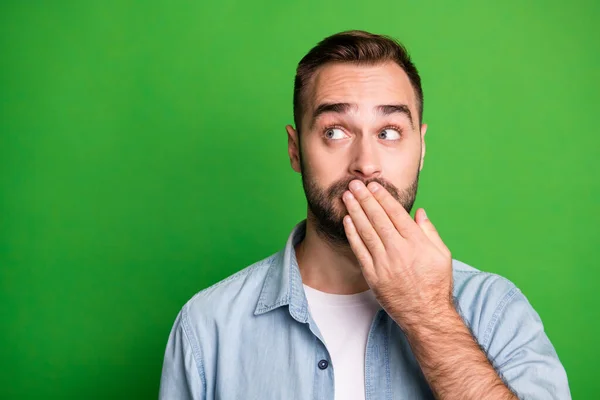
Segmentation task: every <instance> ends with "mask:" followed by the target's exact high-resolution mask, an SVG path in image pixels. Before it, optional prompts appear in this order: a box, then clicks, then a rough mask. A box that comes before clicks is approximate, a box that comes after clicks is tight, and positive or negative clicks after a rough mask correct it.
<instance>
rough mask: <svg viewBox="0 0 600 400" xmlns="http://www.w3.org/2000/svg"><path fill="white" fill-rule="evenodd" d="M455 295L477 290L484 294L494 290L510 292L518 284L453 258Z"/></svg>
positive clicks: (463, 294) (489, 293)
mask: <svg viewBox="0 0 600 400" xmlns="http://www.w3.org/2000/svg"><path fill="white" fill-rule="evenodd" d="M452 276H453V280H454V296H455V297H460V296H465V295H468V294H469V293H471V292H473V291H475V292H478V293H481V294H484V295H491V294H492V292H503V293H508V292H510V291H512V290H514V289H516V286H515V284H514V283H513V282H511V281H510V280H509V279H507V278H505V277H504V276H501V275H499V274H496V273H493V272H486V271H482V270H479V269H477V268H474V267H472V266H470V265H468V264H466V263H464V262H462V261H459V260H456V259H452Z"/></svg>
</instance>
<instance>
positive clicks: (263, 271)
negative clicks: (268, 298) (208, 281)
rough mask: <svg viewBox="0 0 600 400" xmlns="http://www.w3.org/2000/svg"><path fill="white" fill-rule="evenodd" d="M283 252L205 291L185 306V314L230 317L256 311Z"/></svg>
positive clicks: (211, 317) (205, 316) (199, 316)
mask: <svg viewBox="0 0 600 400" xmlns="http://www.w3.org/2000/svg"><path fill="white" fill-rule="evenodd" d="M280 253H281V252H277V253H274V254H271V255H270V256H268V257H266V258H263V259H262V260H259V261H256V262H255V263H253V264H251V265H248V266H247V267H245V268H243V269H242V270H240V271H237V272H235V273H234V274H232V275H230V276H228V277H226V278H224V279H222V280H221V281H219V282H216V283H214V284H213V285H211V286H209V287H207V288H205V289H202V290H201V291H199V292H198V293H196V294H195V295H194V296H193V297H192V298H190V299H189V300H188V301H187V302H186V304H185V305H184V306H183V310H182V311H183V313H184V314H187V316H188V317H191V318H193V319H198V318H200V319H205V320H206V319H211V320H214V319H215V318H219V317H220V316H221V317H227V316H228V315H231V313H232V312H243V311H246V312H254V308H255V307H256V304H257V301H258V297H259V295H260V292H261V290H262V287H263V284H264V280H265V277H266V275H267V274H268V272H269V269H270V268H271V267H272V266H273V264H274V263H277V262H279V257H281V254H280Z"/></svg>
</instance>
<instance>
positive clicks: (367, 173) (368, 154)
mask: <svg viewBox="0 0 600 400" xmlns="http://www.w3.org/2000/svg"><path fill="white" fill-rule="evenodd" d="M369 139H370V138H369V137H362V138H361V140H359V141H358V142H357V143H356V144H355V145H354V148H353V149H352V161H351V163H350V173H351V174H352V175H354V176H357V177H359V178H362V179H369V178H377V177H379V176H380V175H381V173H382V167H381V162H380V158H379V154H378V153H377V148H376V143H373V142H372V141H371V140H369Z"/></svg>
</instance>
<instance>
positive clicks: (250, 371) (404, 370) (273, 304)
mask: <svg viewBox="0 0 600 400" xmlns="http://www.w3.org/2000/svg"><path fill="white" fill-rule="evenodd" d="M305 232H306V220H304V221H302V222H300V223H299V224H298V225H296V227H295V228H294V230H293V231H292V233H291V234H290V236H289V238H288V241H287V244H286V246H285V248H284V249H282V250H281V251H279V252H277V253H275V254H273V255H271V256H270V257H268V258H266V259H264V260H262V261H259V262H257V263H255V264H253V265H251V266H249V267H247V268H245V269H243V270H241V271H239V272H237V273H235V274H234V275H232V276H230V277H228V278H226V279H224V280H223V281H221V282H218V283H216V284H215V285H213V286H211V287H209V288H207V289H204V290H202V291H201V292H199V293H197V294H196V295H195V296H194V297H192V298H191V299H190V300H189V301H188V302H187V303H186V304H185V305H184V306H183V308H182V309H181V311H180V312H179V314H178V315H177V318H176V320H175V323H174V326H173V329H172V330H171V334H170V336H169V340H168V343H167V348H166V352H165V358H164V364H163V369H162V377H161V383H160V394H159V398H160V399H220V400H239V399H244V400H259V399H260V400H263V399H285V400H295V399H298V400H300V399H303V400H304V399H324V400H333V399H334V377H335V365H332V363H331V359H330V356H329V353H328V351H327V348H326V347H325V345H324V341H323V338H322V336H321V333H320V332H319V328H318V327H317V325H316V324H315V322H314V320H313V319H312V317H311V315H310V313H309V310H308V304H307V300H306V296H305V293H304V288H303V286H302V278H301V275H300V271H299V269H298V264H297V261H296V256H295V252H294V245H295V244H296V243H298V242H300V241H301V240H302V238H303V237H304V235H305ZM452 269H453V284H454V286H453V296H454V297H455V304H456V305H457V309H458V311H459V313H460V314H461V316H462V318H463V320H464V321H465V322H466V323H467V325H468V326H469V327H470V328H471V331H472V332H473V335H474V336H475V338H476V340H477V341H478V343H479V344H480V345H481V347H482V348H483V349H484V350H485V352H486V353H487V354H488V358H489V359H490V361H491V362H492V364H493V366H494V368H496V370H497V371H499V373H500V374H501V376H502V377H503V378H504V379H505V381H506V382H507V383H508V385H509V386H510V387H511V388H512V390H514V391H515V393H517V394H518V395H519V397H520V398H522V399H544V400H549V399H570V398H571V396H570V392H569V386H568V382H567V375H566V372H565V370H564V368H563V366H562V365H561V363H560V361H559V359H558V356H557V354H556V352H555V350H554V347H553V346H552V344H551V343H550V340H548V337H547V336H546V334H545V333H544V327H543V325H542V321H541V320H540V318H539V316H538V314H537V313H536V311H535V310H534V309H533V308H532V307H531V305H530V304H529V302H528V301H527V299H526V298H525V296H524V295H523V294H522V293H521V291H520V290H519V289H518V288H517V287H515V285H514V284H513V283H511V282H510V281H509V280H507V279H505V278H503V277H501V276H498V275H495V274H492V273H487V272H482V271H479V270H477V269H475V268H472V267H470V266H468V265H466V264H464V263H462V262H460V261H457V260H452ZM365 398H366V400H384V399H385V400H391V399H432V398H433V394H432V392H431V389H430V388H429V386H428V384H427V381H426V380H425V377H424V375H423V373H422V371H421V369H420V367H419V365H418V363H417V361H416V359H415V357H414V355H413V353H412V351H411V348H410V346H409V344H408V342H407V339H406V337H405V335H404V334H403V332H402V330H401V329H400V328H399V327H398V325H397V324H396V323H395V322H394V321H393V320H392V318H391V317H390V316H389V315H388V314H387V313H386V312H385V311H384V310H383V309H382V310H380V311H379V312H378V313H377V314H376V316H375V317H374V319H373V322H372V325H371V329H370V333H369V336H368V339H367V345H366V352H365Z"/></svg>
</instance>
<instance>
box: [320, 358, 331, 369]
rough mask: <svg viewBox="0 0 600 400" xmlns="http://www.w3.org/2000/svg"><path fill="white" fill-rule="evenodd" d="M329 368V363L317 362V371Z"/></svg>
mask: <svg viewBox="0 0 600 400" xmlns="http://www.w3.org/2000/svg"><path fill="white" fill-rule="evenodd" d="M328 366H329V362H328V361H327V360H321V361H319V369H326V368H327V367H328Z"/></svg>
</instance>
